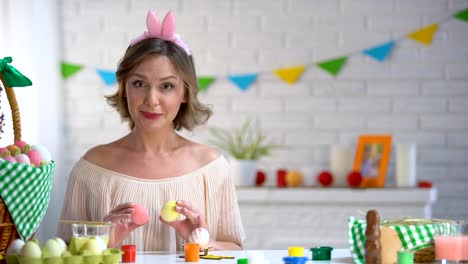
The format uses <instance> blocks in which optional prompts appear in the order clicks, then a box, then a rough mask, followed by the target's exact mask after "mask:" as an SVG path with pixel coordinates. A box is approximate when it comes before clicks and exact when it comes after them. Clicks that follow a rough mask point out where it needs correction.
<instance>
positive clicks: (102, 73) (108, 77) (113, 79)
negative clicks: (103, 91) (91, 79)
mask: <svg viewBox="0 0 468 264" xmlns="http://www.w3.org/2000/svg"><path fill="white" fill-rule="evenodd" d="M96 73H97V74H98V75H99V77H101V79H102V80H103V81H104V84H105V85H107V86H111V85H114V84H115V83H117V76H116V75H115V71H108V70H100V69H96Z"/></svg>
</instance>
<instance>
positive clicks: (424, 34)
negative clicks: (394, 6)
mask: <svg viewBox="0 0 468 264" xmlns="http://www.w3.org/2000/svg"><path fill="white" fill-rule="evenodd" d="M438 28H439V25H438V24H432V25H430V26H428V27H425V28H423V29H420V30H418V31H415V32H413V33H411V34H409V35H408V38H411V39H413V40H416V41H418V42H421V43H422V44H424V45H430V44H431V43H432V37H434V33H435V32H436V31H437V29H438Z"/></svg>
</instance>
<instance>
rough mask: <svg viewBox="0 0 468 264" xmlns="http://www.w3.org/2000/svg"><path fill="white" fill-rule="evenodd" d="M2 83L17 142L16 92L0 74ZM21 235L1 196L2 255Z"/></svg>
mask: <svg viewBox="0 0 468 264" xmlns="http://www.w3.org/2000/svg"><path fill="white" fill-rule="evenodd" d="M0 81H1V82H2V83H3V88H4V91H5V93H6V94H7V98H8V103H9V104H10V108H11V110H12V111H11V115H12V118H13V133H14V137H15V141H17V140H21V122H20V121H21V119H20V112H19V108H18V103H17V101H16V96H15V91H14V90H13V88H11V87H9V86H8V85H7V83H6V81H5V79H4V78H3V74H2V73H1V72H0ZM19 237H20V235H19V234H18V231H17V230H16V227H15V224H14V223H13V220H12V219H11V215H10V212H8V208H7V207H6V205H5V203H4V202H3V199H2V197H1V196H0V254H3V253H5V251H6V250H7V248H8V246H9V245H10V243H11V242H12V241H13V240H15V239H17V238H19Z"/></svg>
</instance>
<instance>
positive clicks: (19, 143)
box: [15, 140, 27, 149]
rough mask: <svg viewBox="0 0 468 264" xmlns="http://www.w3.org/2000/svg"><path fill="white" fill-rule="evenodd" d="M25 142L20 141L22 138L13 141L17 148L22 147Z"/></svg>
mask: <svg viewBox="0 0 468 264" xmlns="http://www.w3.org/2000/svg"><path fill="white" fill-rule="evenodd" d="M26 144H27V143H26V142H24V141H22V140H18V141H16V142H15V145H16V146H17V147H18V148H20V149H23V148H24V146H26Z"/></svg>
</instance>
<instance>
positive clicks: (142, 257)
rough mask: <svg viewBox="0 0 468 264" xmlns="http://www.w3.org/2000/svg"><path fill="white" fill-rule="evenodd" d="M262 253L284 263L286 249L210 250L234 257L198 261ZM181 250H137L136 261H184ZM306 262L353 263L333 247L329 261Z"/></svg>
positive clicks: (229, 263) (226, 262) (272, 262)
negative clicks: (175, 251)
mask: <svg viewBox="0 0 468 264" xmlns="http://www.w3.org/2000/svg"><path fill="white" fill-rule="evenodd" d="M252 252H253V253H254V254H255V253H260V254H261V253H263V254H264V256H265V259H266V260H268V261H269V262H265V263H269V264H284V262H283V257H287V256H288V251H287V250H244V251H211V252H210V254H211V255H220V256H233V257H235V258H236V259H222V260H209V259H200V261H199V262H198V263H200V264H204V263H211V264H216V263H220V264H236V263H237V259H238V258H247V257H248V256H249V254H250V253H252ZM304 253H305V254H306V256H307V257H308V258H309V259H310V257H311V253H310V251H309V250H308V249H306V248H305V249H304ZM182 255H183V252H177V253H174V252H172V253H171V252H138V254H137V256H136V261H137V262H136V263H139V264H140V263H145V264H150V263H151V264H153V263H167V264H171V263H186V262H185V260H184V259H183V258H180V257H179V256H182ZM307 263H309V264H310V263H324V264H325V263H327V264H352V263H354V262H353V260H352V258H351V254H350V252H349V249H334V250H333V251H332V260H331V261H312V260H308V261H307Z"/></svg>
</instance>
